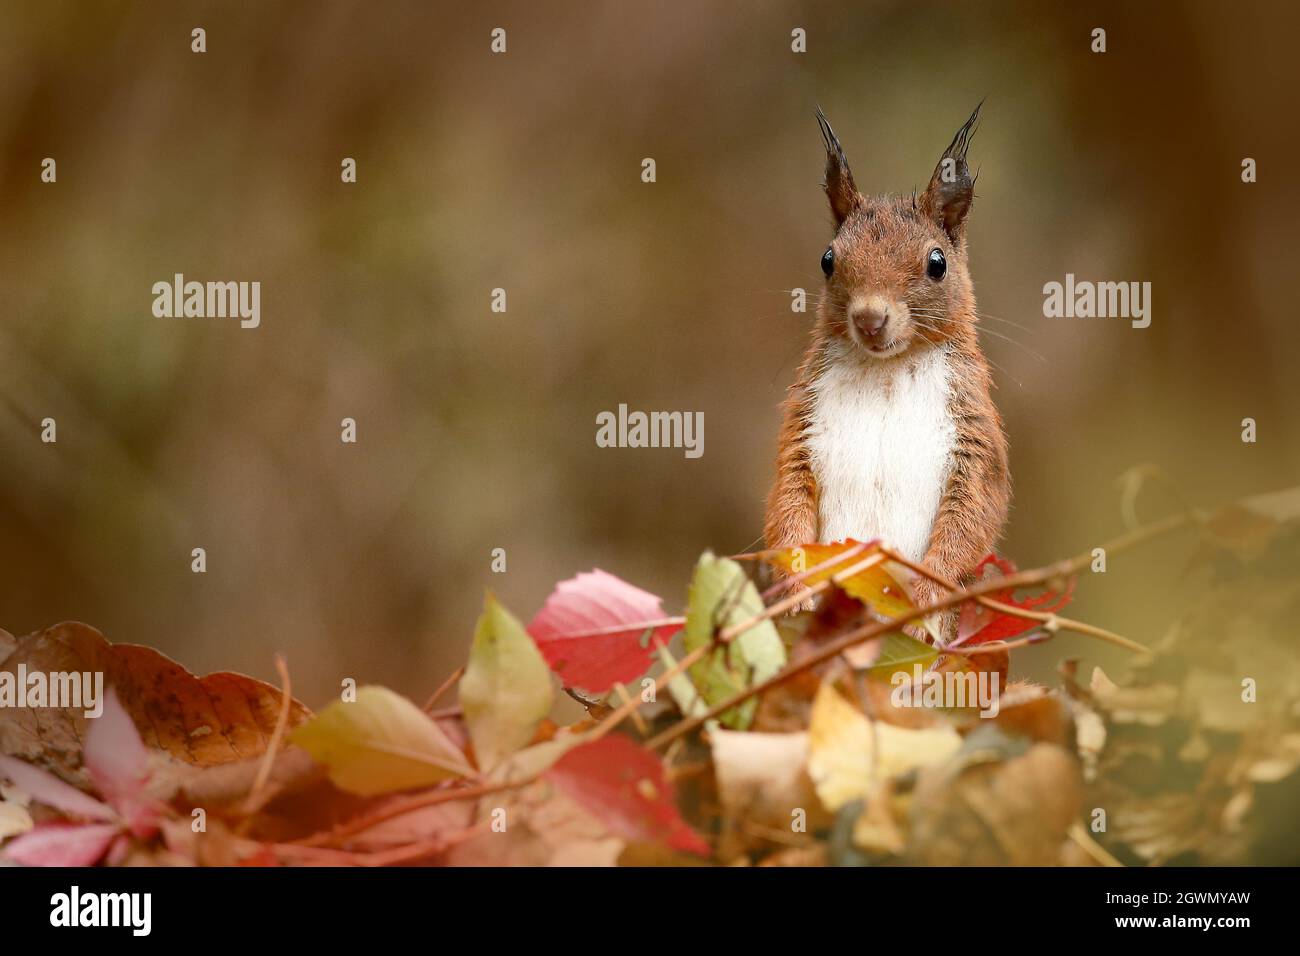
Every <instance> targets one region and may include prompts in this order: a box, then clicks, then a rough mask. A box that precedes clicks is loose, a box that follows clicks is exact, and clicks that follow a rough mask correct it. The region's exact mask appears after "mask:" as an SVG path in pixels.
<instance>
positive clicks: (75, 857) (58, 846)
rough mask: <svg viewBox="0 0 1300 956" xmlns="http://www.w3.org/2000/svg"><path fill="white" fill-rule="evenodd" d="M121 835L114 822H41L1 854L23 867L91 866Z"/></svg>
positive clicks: (6, 846)
mask: <svg viewBox="0 0 1300 956" xmlns="http://www.w3.org/2000/svg"><path fill="white" fill-rule="evenodd" d="M121 832H122V828H121V827H120V826H118V825H117V824H115V823H85V824H82V823H42V824H41V825H40V826H38V827H37V828H36V829H35V830H32V831H30V832H28V833H24V834H23V835H22V836H20V837H18V838H16V839H14V840H11V841H10V842H9V843H7V844H6V845H5V848H4V850H3V851H0V855H3V856H4V857H5V859H8V860H13V861H14V862H15V863H21V864H23V865H24V866H93V865H94V864H95V863H98V862H99V860H100V859H101V858H102V857H103V856H104V853H105V852H106V851H107V850H108V847H109V844H111V843H112V842H113V840H115V839H116V838H117V837H118V835H119V834H121Z"/></svg>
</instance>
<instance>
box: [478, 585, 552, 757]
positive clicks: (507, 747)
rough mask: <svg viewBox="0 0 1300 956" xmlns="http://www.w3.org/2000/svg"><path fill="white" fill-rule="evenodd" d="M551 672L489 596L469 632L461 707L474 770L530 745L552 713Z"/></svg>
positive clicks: (525, 635) (520, 628)
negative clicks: (471, 635) (539, 725)
mask: <svg viewBox="0 0 1300 956" xmlns="http://www.w3.org/2000/svg"><path fill="white" fill-rule="evenodd" d="M552 694H553V691H552V689H551V671H550V668H548V667H547V666H546V661H545V660H543V659H542V655H541V653H540V652H539V651H538V650H537V645H536V644H534V643H533V639H532V638H531V637H529V636H528V632H527V631H525V630H524V628H523V625H521V624H520V623H519V622H518V621H517V620H515V618H514V616H513V615H512V614H511V613H510V612H509V611H507V610H506V609H505V608H503V607H502V606H501V605H500V604H498V603H497V600H496V598H495V597H493V596H492V594H491V592H489V593H488V595H487V597H486V599H485V600H484V602H483V614H482V616H480V617H479V619H478V626H477V627H476V628H475V630H474V646H473V647H472V648H470V652H469V664H468V665H467V666H466V668H465V676H464V677H462V678H461V681H460V704H461V709H462V711H463V712H464V715H465V724H466V726H467V728H468V729H469V737H470V740H472V741H473V742H474V753H475V754H476V755H477V757H478V765H479V768H480V769H482V770H484V771H488V770H491V769H492V768H493V767H495V766H496V765H497V764H499V763H500V762H501V761H502V760H504V759H505V758H506V757H509V756H510V755H511V754H513V753H514V752H515V751H516V750H518V749H519V748H521V747H523V746H524V745H526V744H527V743H528V742H529V741H531V740H532V739H533V732H534V731H535V730H536V729H537V723H538V721H540V720H541V719H542V718H543V717H545V716H546V715H547V714H548V713H550V711H551V699H552Z"/></svg>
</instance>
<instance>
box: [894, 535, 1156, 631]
mask: <svg viewBox="0 0 1300 956" xmlns="http://www.w3.org/2000/svg"><path fill="white" fill-rule="evenodd" d="M882 550H883V551H884V553H885V554H887V555H889V557H890V559H891V560H893V561H897V562H898V563H899V564H901V565H903V566H904V567H906V568H907V569H908V570H910V571H913V572H915V573H917V574H919V575H921V576H923V577H927V578H929V579H930V580H931V581H934V582H935V583H936V584H938V585H940V586H942V587H944V588H947V589H948V590H949V591H957V590H960V589H959V588H958V587H957V585H955V584H954V583H953V582H951V581H949V580H948V579H947V578H945V577H943V576H942V575H941V574H939V573H938V572H937V571H934V570H933V569H931V568H929V567H927V566H926V565H924V564H917V563H916V562H915V561H910V560H908V559H907V558H905V557H903V556H902V555H901V554H897V553H896V552H894V551H891V550H890V549H888V548H883V549H882ZM1089 556H1091V552H1089ZM1003 580H1005V579H1003ZM975 600H976V601H977V602H978V603H980V604H982V605H984V606H985V607H987V608H990V609H991V610H994V611H998V612H999V613H1001V614H1009V615H1011V616H1012V617H1019V618H1024V619H1025V620H1029V621H1038V622H1039V623H1040V624H1042V625H1044V626H1045V627H1046V628H1047V630H1048V632H1049V633H1052V634H1055V633H1056V632H1057V631H1058V630H1060V631H1075V632H1077V633H1079V634H1087V635H1089V636H1091V637H1096V638H1098V639H1100V640H1103V641H1107V642H1109V643H1111V644H1115V645H1116V646H1118V647H1122V648H1124V649H1125V650H1128V651H1133V652H1134V653H1138V654H1143V653H1147V651H1148V648H1146V647H1145V646H1144V645H1142V644H1139V643H1138V642H1137V641H1131V640H1129V639H1128V638H1127V637H1122V636H1120V635H1119V634H1116V633H1115V632H1114V631H1108V630H1106V629H1105V628H1101V627H1096V626H1095V625H1092V624H1088V623H1086V622H1084V621H1076V620H1074V619H1073V618H1069V617H1061V616H1060V615H1059V614H1056V613H1054V612H1051V611H1035V610H1033V609H1031V608H1025V607H1019V606H1017V605H1015V604H1007V603H1005V602H1003V601H999V600H996V599H995V598H991V597H977V598H976V599H975ZM963 643H964V642H963V641H961V640H957V641H954V642H953V643H952V644H949V645H947V646H945V647H944V650H945V651H951V652H953V653H954V654H961V653H964V652H965V651H964V648H963V647H962V644H963Z"/></svg>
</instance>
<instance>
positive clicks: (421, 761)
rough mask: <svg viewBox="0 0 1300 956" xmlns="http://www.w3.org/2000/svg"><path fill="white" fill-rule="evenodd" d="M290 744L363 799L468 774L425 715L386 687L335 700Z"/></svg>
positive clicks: (460, 758)
mask: <svg viewBox="0 0 1300 956" xmlns="http://www.w3.org/2000/svg"><path fill="white" fill-rule="evenodd" d="M289 740H290V741H291V742H292V743H295V744H297V745H298V746H299V747H301V748H302V749H303V750H305V751H307V753H309V754H311V756H312V758H313V759H314V760H315V761H316V762H317V763H320V764H324V765H325V767H326V768H327V769H328V770H329V776H330V779H331V780H332V781H334V783H335V785H336V786H338V787H340V788H342V789H344V790H347V791H349V792H351V793H359V794H362V795H363V796H374V795H375V794H380V793H391V792H393V791H395V790H409V789H411V788H413V787H427V786H429V785H430V784H434V783H437V782H438V781H439V780H446V779H448V778H449V777H462V776H465V775H467V774H469V773H471V772H472V770H471V768H470V766H469V762H468V761H467V760H466V759H465V755H464V754H463V753H461V752H460V750H459V749H457V747H456V745H455V744H453V743H452V742H451V740H450V739H449V738H448V737H447V735H446V734H444V733H443V732H442V730H441V729H440V728H439V727H438V725H437V723H435V722H434V721H433V719H432V718H430V717H429V715H428V714H426V713H424V711H422V710H420V708H418V707H416V706H415V705H414V704H413V703H411V702H410V701H409V700H407V699H406V698H405V697H402V696H401V695H400V694H395V693H393V692H392V691H391V690H389V689H388V688H386V687H373V686H371V687H362V688H360V689H359V690H358V691H357V699H356V700H355V701H353V702H351V703H349V702H347V701H341V700H338V701H335V702H334V703H332V704H330V705H329V706H328V707H326V708H325V709H324V710H322V711H321V712H320V713H319V714H317V715H316V716H315V717H313V718H311V719H310V720H308V721H307V722H306V723H303V724H299V725H298V726H297V727H296V728H294V730H293V732H292V733H290V735H289Z"/></svg>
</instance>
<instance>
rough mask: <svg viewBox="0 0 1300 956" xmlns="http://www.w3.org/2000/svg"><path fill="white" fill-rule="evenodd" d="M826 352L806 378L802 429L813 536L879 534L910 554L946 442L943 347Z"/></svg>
mask: <svg viewBox="0 0 1300 956" xmlns="http://www.w3.org/2000/svg"><path fill="white" fill-rule="evenodd" d="M914 351H915V352H916V354H915V355H913V354H912V353H913V352H914ZM831 359H832V360H831V361H830V362H829V364H828V365H827V367H826V370H825V371H824V372H822V373H821V374H820V375H819V376H818V378H817V379H816V380H815V381H814V382H813V383H812V386H811V391H812V415H811V417H810V420H809V423H808V427H807V430H806V432H805V434H806V437H807V441H808V446H809V451H810V453H811V460H812V469H813V477H814V478H816V480H817V492H818V499H819V502H820V515H819V517H820V528H819V534H818V537H819V540H821V541H822V542H824V543H829V542H832V541H840V540H842V539H844V538H856V539H858V540H859V541H866V540H869V539H871V538H881V539H883V540H884V541H885V543H886V544H889V545H890V546H892V547H895V548H897V549H898V550H899V551H900V552H901V553H902V554H904V555H906V556H907V557H909V558H911V559H912V560H914V561H919V560H921V559H922V558H923V557H924V556H925V552H926V548H927V546H928V544H929V541H930V530H931V528H932V527H933V525H934V518H935V515H936V514H937V513H938V510H939V501H940V498H941V497H942V496H943V490H944V487H945V486H946V484H947V482H948V476H949V475H950V474H951V471H952V457H953V450H954V448H955V446H956V438H957V429H956V425H955V424H954V422H953V419H952V413H951V412H950V410H949V396H950V393H951V387H952V384H951V377H952V376H951V369H950V365H949V361H948V356H947V353H946V352H945V351H944V349H943V348H942V346H939V347H930V346H921V347H920V348H916V347H914V348H912V349H909V350H908V351H907V352H905V353H904V354H902V355H900V356H898V357H897V358H894V359H889V360H886V361H883V362H878V361H873V360H870V359H868V360H867V361H866V362H865V363H863V362H861V361H860V360H859V359H858V357H857V356H852V355H849V354H839V355H832V356H831Z"/></svg>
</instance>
